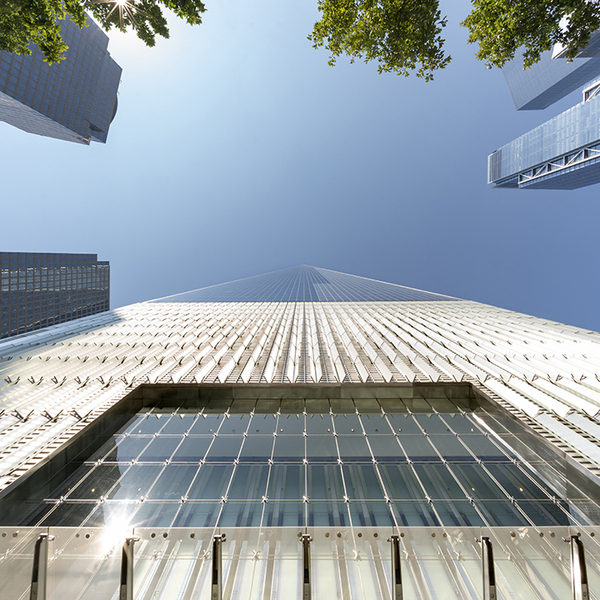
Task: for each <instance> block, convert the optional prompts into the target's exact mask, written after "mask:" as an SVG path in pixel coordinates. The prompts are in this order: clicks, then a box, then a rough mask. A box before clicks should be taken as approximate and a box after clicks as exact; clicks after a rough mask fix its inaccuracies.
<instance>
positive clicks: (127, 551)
mask: <svg viewBox="0 0 600 600" xmlns="http://www.w3.org/2000/svg"><path fill="white" fill-rule="evenodd" d="M139 541H140V538H139V537H128V538H126V539H125V543H124V544H123V552H122V554H121V581H120V583H119V600H133V544H135V542H139Z"/></svg>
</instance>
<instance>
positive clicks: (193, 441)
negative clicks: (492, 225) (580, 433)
mask: <svg viewBox="0 0 600 600" xmlns="http://www.w3.org/2000/svg"><path fill="white" fill-rule="evenodd" d="M572 494H573V495H572V496H571V497H568V498H561V499H560V500H559V501H557V498H556V492H555V491H554V490H552V489H551V488H549V486H548V485H547V484H545V483H544V482H543V481H542V479H541V478H540V477H539V476H538V475H537V474H536V472H535V467H534V466H532V465H529V464H527V463H523V462H522V461H520V459H519V456H518V455H517V454H516V453H515V452H514V451H513V450H511V448H510V447H509V446H506V445H503V444H502V442H501V438H494V437H490V435H489V432H487V430H485V429H482V427H481V425H479V424H478V422H477V420H476V419H475V418H474V417H473V416H472V415H469V414H456V413H454V414H441V413H433V414H431V413H430V414H424V413H421V414H406V413H405V414H394V413H386V414H384V415H382V414H381V413H379V414H369V413H360V412H358V413H355V414H337V415H336V414H328V413H326V414H304V413H297V414H293V413H292V414H290V413H288V414H269V415H267V414H260V413H258V414H254V413H248V414H230V413H229V412H224V413H221V414H214V413H209V414H206V413H196V414H190V413H186V412H175V413H172V414H165V413H161V412H152V411H151V412H146V413H142V414H139V415H137V416H136V417H134V418H133V419H132V420H131V422H130V423H129V424H128V425H127V426H125V427H124V428H123V429H122V430H121V431H120V432H119V433H117V434H115V435H114V436H112V437H111V439H110V440H109V441H108V442H106V443H105V444H104V445H103V446H102V448H101V449H100V450H98V451H97V452H96V453H95V454H94V455H93V456H91V457H89V459H88V460H86V461H85V464H83V465H82V466H81V467H80V468H79V469H78V470H77V471H76V472H75V473H74V474H73V475H71V476H69V477H68V479H67V481H64V482H62V483H61V484H60V485H59V486H58V487H56V488H55V489H54V490H53V491H52V492H51V493H50V494H48V495H47V497H45V498H44V499H43V500H41V502H40V503H39V505H38V506H35V507H33V508H31V507H30V505H31V504H32V502H34V500H33V496H32V497H30V498H29V499H28V500H27V501H26V503H25V504H22V505H21V507H20V511H21V514H23V515H24V514H25V513H27V512H29V515H28V517H27V519H26V520H25V521H24V522H22V523H19V524H20V525H29V526H36V527H47V526H60V527H64V526H68V527H82V526H87V527H90V526H93V527H102V526H111V525H113V524H114V523H118V524H119V525H120V526H134V527H202V528H207V527H213V528H214V527H220V528H237V527H285V526H290V527H300V528H302V527H359V526H360V527H387V528H390V527H414V526H420V527H423V526H445V527H451V526H455V527H482V526H484V527H498V526H503V527H527V526H560V525H564V526H566V525H575V524H577V525H581V524H583V525H588V524H596V523H590V522H589V521H587V522H585V521H584V522H583V523H581V522H580V520H579V519H582V518H584V517H582V515H578V516H575V515H572V514H571V513H570V512H569V505H570V503H571V502H577V501H579V500H583V499H584V496H583V494H582V493H581V492H580V493H579V495H578V494H577V492H575V491H573V492H572ZM26 507H27V508H26Z"/></svg>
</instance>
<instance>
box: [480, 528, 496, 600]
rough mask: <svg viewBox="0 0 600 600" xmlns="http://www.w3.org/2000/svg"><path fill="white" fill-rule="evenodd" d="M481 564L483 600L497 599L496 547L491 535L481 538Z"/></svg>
mask: <svg viewBox="0 0 600 600" xmlns="http://www.w3.org/2000/svg"><path fill="white" fill-rule="evenodd" d="M481 566H482V572H483V600H497V598H498V596H497V595H496V571H495V570H494V549H493V548H492V542H490V538H489V537H484V536H482V538H481Z"/></svg>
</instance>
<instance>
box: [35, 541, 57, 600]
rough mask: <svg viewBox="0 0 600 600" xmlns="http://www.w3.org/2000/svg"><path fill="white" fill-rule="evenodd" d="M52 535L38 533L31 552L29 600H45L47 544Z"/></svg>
mask: <svg viewBox="0 0 600 600" xmlns="http://www.w3.org/2000/svg"><path fill="white" fill-rule="evenodd" d="M53 539H54V536H53V535H48V534H47V533H40V535H39V537H38V539H37V540H36V541H35V548H34V550H33V571H32V572H31V588H30V590H31V591H30V592H29V600H46V578H47V575H48V542H51V541H52V540H53Z"/></svg>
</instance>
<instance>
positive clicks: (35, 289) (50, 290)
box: [0, 252, 110, 339]
mask: <svg viewBox="0 0 600 600" xmlns="http://www.w3.org/2000/svg"><path fill="white" fill-rule="evenodd" d="M0 268H1V270H0V339H3V338H7V337H10V336H13V335H18V334H20V333H26V332H28V331H34V330H36V329H40V328H42V327H47V326H49V325H56V324H57V323H64V322H65V321H71V320H73V319H78V318H80V317H86V316H88V315H93V314H96V313H99V312H102V311H105V310H109V297H110V266H109V263H108V261H99V260H98V259H97V255H96V254H45V253H34V252H0Z"/></svg>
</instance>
